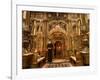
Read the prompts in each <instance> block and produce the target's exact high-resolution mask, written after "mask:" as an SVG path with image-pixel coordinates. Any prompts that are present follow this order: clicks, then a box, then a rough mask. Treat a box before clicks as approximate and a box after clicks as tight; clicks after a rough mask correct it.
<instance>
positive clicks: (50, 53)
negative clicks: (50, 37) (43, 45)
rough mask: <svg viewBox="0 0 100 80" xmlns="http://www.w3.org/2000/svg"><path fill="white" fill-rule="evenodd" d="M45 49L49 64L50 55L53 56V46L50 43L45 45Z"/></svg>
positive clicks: (50, 60)
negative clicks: (46, 49)
mask: <svg viewBox="0 0 100 80" xmlns="http://www.w3.org/2000/svg"><path fill="white" fill-rule="evenodd" d="M47 48H48V62H49V63H51V62H52V57H53V56H52V55H53V44H52V43H49V44H48V45H47Z"/></svg>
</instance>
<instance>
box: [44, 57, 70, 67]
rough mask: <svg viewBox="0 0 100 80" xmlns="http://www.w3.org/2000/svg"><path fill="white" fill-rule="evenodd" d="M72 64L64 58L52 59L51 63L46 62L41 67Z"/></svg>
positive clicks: (68, 65)
mask: <svg viewBox="0 0 100 80" xmlns="http://www.w3.org/2000/svg"><path fill="white" fill-rule="evenodd" d="M71 66H72V64H71V63H70V62H68V61H67V60H65V59H54V60H53V61H52V63H46V64H45V65H44V66H43V68H57V67H58V68H59V67H71Z"/></svg>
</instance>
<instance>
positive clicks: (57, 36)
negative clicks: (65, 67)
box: [48, 25, 67, 59]
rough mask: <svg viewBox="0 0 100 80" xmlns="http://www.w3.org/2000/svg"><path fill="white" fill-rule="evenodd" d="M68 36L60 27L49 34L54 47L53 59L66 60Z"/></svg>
mask: <svg viewBox="0 0 100 80" xmlns="http://www.w3.org/2000/svg"><path fill="white" fill-rule="evenodd" d="M66 35H67V33H66V31H65V30H64V29H62V28H61V27H60V26H59V25H57V26H56V27H55V28H53V29H52V30H51V31H50V32H49V33H48V38H49V39H50V40H51V41H52V43H53V46H54V55H53V58H57V59H64V57H65V56H64V55H65V54H66V51H65V48H66Z"/></svg>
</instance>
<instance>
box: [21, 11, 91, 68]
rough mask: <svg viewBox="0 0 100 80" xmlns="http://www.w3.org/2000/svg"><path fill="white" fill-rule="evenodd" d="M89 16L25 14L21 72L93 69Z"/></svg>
mask: <svg viewBox="0 0 100 80" xmlns="http://www.w3.org/2000/svg"><path fill="white" fill-rule="evenodd" d="M89 21H90V19H89V14H86V13H69V12H68V13H67V12H41V11H26V10H23V11H22V69H31V68H60V67H61V68H62V67H76V66H77V67H78V66H89V65H90V61H89V60H90V57H89V55H90V52H89Z"/></svg>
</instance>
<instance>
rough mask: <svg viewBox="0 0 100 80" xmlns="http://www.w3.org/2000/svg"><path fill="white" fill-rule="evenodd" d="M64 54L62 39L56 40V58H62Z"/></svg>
mask: <svg viewBox="0 0 100 80" xmlns="http://www.w3.org/2000/svg"><path fill="white" fill-rule="evenodd" d="M62 56H63V47H62V43H61V41H56V42H55V44H54V58H57V59H61V58H62Z"/></svg>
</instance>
